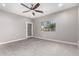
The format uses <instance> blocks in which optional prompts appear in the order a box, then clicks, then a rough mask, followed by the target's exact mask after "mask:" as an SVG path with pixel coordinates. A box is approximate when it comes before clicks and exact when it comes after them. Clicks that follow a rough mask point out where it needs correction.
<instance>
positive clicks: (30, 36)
mask: <svg viewBox="0 0 79 59" xmlns="http://www.w3.org/2000/svg"><path fill="white" fill-rule="evenodd" d="M25 24H26V38H29V37H33V23H32V22H25ZM27 24H31V25H32V35H31V36H28V29H27V28H28V25H27Z"/></svg>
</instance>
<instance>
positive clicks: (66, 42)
mask: <svg viewBox="0 0 79 59" xmlns="http://www.w3.org/2000/svg"><path fill="white" fill-rule="evenodd" d="M34 37H35V36H34ZM35 38H39V39H44V40H50V41H54V42H59V43H65V44H71V45H76V46H79V45H78V43H73V42H68V41H61V40H55V39H48V38H43V37H35Z"/></svg>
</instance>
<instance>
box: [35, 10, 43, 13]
mask: <svg viewBox="0 0 79 59" xmlns="http://www.w3.org/2000/svg"><path fill="white" fill-rule="evenodd" d="M35 11H36V12H39V13H43V11H40V10H35Z"/></svg>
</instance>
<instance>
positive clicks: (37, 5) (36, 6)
mask: <svg viewBox="0 0 79 59" xmlns="http://www.w3.org/2000/svg"><path fill="white" fill-rule="evenodd" d="M39 6H40V4H39V3H37V4H36V5H35V6H34V7H33V8H32V9H33V10H34V9H36V8H38V7H39Z"/></svg>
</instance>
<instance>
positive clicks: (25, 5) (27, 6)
mask: <svg viewBox="0 0 79 59" xmlns="http://www.w3.org/2000/svg"><path fill="white" fill-rule="evenodd" d="M21 5H22V6H24V7H26V8H28V9H31V8H29V7H28V6H26V5H25V4H23V3H21Z"/></svg>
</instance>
